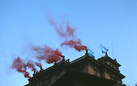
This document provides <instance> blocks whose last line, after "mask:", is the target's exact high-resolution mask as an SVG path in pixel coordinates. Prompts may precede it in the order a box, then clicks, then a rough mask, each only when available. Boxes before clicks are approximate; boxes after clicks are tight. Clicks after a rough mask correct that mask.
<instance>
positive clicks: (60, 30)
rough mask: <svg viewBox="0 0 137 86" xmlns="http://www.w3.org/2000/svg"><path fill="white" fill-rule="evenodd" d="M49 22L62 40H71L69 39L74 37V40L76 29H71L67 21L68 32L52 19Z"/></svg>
mask: <svg viewBox="0 0 137 86" xmlns="http://www.w3.org/2000/svg"><path fill="white" fill-rule="evenodd" d="M49 22H50V24H51V25H52V26H54V28H55V30H56V32H57V34H58V35H59V36H60V37H61V38H65V39H67V38H69V37H72V38H74V32H75V29H76V28H75V29H73V28H71V27H70V25H69V21H67V25H66V31H64V30H63V27H62V25H61V24H60V25H58V24H57V23H56V22H55V21H54V20H53V19H52V18H51V19H49Z"/></svg>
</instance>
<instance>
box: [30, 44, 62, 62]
mask: <svg viewBox="0 0 137 86" xmlns="http://www.w3.org/2000/svg"><path fill="white" fill-rule="evenodd" d="M32 50H34V51H35V53H36V54H37V56H36V58H37V59H39V60H40V61H41V60H45V62H47V63H48V64H50V63H53V62H54V61H56V62H59V61H61V58H62V56H63V55H62V53H61V52H60V51H59V50H58V49H55V50H54V49H52V48H50V47H48V46H47V45H45V46H44V47H39V46H32Z"/></svg>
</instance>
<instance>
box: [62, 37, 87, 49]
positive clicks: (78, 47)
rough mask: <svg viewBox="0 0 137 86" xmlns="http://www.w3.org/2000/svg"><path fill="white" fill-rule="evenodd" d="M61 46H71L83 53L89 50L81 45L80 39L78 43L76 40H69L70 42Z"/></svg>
mask: <svg viewBox="0 0 137 86" xmlns="http://www.w3.org/2000/svg"><path fill="white" fill-rule="evenodd" d="M61 46H69V47H73V48H75V49H76V50H77V51H83V50H87V47H86V46H85V45H82V44H81V40H80V39H78V40H77V41H75V40H69V41H64V42H63V43H62V44H61Z"/></svg>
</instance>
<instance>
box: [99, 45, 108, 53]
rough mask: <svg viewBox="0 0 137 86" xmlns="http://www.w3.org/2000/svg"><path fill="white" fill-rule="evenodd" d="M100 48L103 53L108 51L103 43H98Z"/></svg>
mask: <svg viewBox="0 0 137 86" xmlns="http://www.w3.org/2000/svg"><path fill="white" fill-rule="evenodd" d="M100 49H101V51H102V53H105V52H107V51H108V49H107V48H106V47H104V46H103V45H100Z"/></svg>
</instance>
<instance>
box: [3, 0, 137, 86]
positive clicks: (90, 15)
mask: <svg viewBox="0 0 137 86" xmlns="http://www.w3.org/2000/svg"><path fill="white" fill-rule="evenodd" d="M49 17H52V18H54V20H55V21H56V22H57V23H59V24H61V23H64V22H66V21H67V20H68V21H69V22H70V25H71V26H72V27H76V28H77V29H76V32H75V34H76V36H77V38H79V39H81V40H82V44H84V45H86V46H88V48H90V49H91V50H92V51H93V52H94V55H95V59H98V58H100V57H102V56H104V54H103V53H102V52H101V50H100V48H99V46H100V45H104V46H105V47H106V48H107V49H108V50H109V51H108V55H109V56H110V57H111V58H112V59H114V58H116V59H117V61H118V62H119V63H120V64H121V67H120V72H121V73H122V74H123V75H125V76H126V77H125V78H124V79H123V83H124V84H126V85H130V86H134V85H135V84H136V83H137V67H136V66H137V38H136V37H137V1H136V0H68V1H66V0H0V63H1V65H0V68H1V71H0V76H1V77H0V86H24V85H25V84H27V83H28V78H25V77H24V76H23V74H21V73H19V72H17V71H16V70H15V69H12V68H11V65H12V63H13V60H14V58H17V57H18V56H20V57H21V58H22V59H27V58H31V55H30V53H29V52H30V51H29V45H38V46H43V45H45V44H46V45H48V46H50V47H52V48H53V49H56V48H58V49H59V50H60V51H61V52H62V54H63V55H64V56H65V58H66V59H68V58H69V59H70V61H72V60H74V59H76V58H78V57H80V56H82V55H84V54H85V51H82V52H78V51H76V50H74V49H73V48H62V47H60V43H61V42H62V39H61V38H60V37H59V36H58V35H57V33H56V31H55V29H54V27H53V26H52V25H51V24H50V23H49ZM42 65H43V68H44V69H45V68H48V67H50V66H52V65H53V64H47V63H45V62H42ZM38 69H39V68H38ZM28 71H30V70H28ZM30 72H31V71H30ZM32 74H33V72H31V74H30V75H31V76H32Z"/></svg>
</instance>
